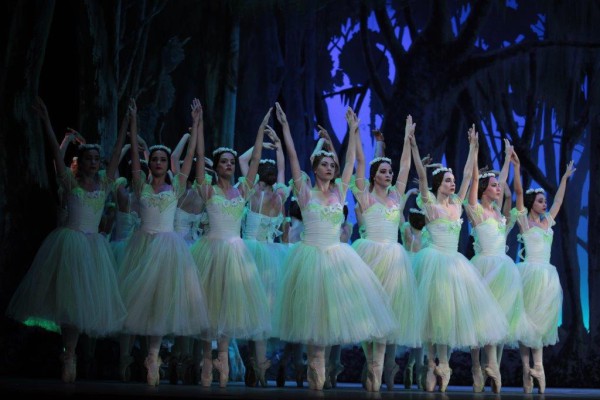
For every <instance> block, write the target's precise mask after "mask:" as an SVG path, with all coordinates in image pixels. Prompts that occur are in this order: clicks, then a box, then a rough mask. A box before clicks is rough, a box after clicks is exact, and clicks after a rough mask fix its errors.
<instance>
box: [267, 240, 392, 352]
mask: <svg viewBox="0 0 600 400" xmlns="http://www.w3.org/2000/svg"><path fill="white" fill-rule="evenodd" d="M391 313H392V311H391V307H390V303H389V298H388V297H387V295H386V293H385V290H384V289H383V287H382V285H381V283H380V282H379V280H378V279H377V277H376V276H375V275H374V274H373V272H372V271H371V270H370V268H369V267H368V266H367V265H366V264H365V263H364V262H363V261H362V259H361V258H360V257H359V255H358V254H357V253H356V252H355V251H354V250H353V249H352V248H351V247H350V246H349V245H348V244H345V243H340V244H333V245H330V246H326V247H318V246H313V245H308V244H305V243H304V242H299V243H296V244H295V245H294V246H293V247H292V248H291V250H290V254H289V256H288V259H287V262H286V271H285V272H284V277H283V281H282V286H281V288H280V289H279V291H278V294H277V301H276V305H275V327H276V328H275V329H276V334H277V335H278V337H279V338H280V339H281V340H285V341H288V342H294V343H307V344H316V345H321V346H328V345H335V344H349V343H358V342H361V341H366V340H376V339H381V338H385V337H387V336H388V335H389V334H390V332H392V331H393V330H394V329H395V328H396V324H395V321H394V319H393V318H392V314H391Z"/></svg>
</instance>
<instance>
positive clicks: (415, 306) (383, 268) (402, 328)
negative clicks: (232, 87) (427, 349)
mask: <svg viewBox="0 0 600 400" xmlns="http://www.w3.org/2000/svg"><path fill="white" fill-rule="evenodd" d="M352 247H353V248H354V249H355V250H356V252H357V253H358V254H359V255H360V256H361V258H362V259H363V261H364V262H365V263H366V264H367V265H369V266H370V267H371V269H372V270H373V273H374V274H375V276H376V277H377V278H378V279H379V281H380V282H381V284H382V286H383V289H384V290H385V292H386V293H387V295H388V297H389V299H390V304H391V308H392V314H393V317H394V318H395V320H396V328H395V329H394V330H393V331H392V332H391V333H390V335H388V337H387V338H386V339H387V342H389V343H393V344H397V345H401V346H408V347H421V325H422V315H421V314H422V313H421V311H420V307H419V298H418V294H417V281H416V279H415V275H414V272H413V269H412V265H411V262H410V259H409V256H408V254H407V253H406V251H405V250H404V248H402V246H401V245H400V244H399V243H380V242H376V241H371V240H368V239H358V240H356V241H355V242H354V243H353V244H352Z"/></svg>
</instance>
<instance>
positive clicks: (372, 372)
mask: <svg viewBox="0 0 600 400" xmlns="http://www.w3.org/2000/svg"><path fill="white" fill-rule="evenodd" d="M382 374H383V366H382V365H380V364H376V363H373V364H372V365H370V366H369V367H368V371H367V381H368V380H370V381H371V390H370V391H371V392H379V390H380V389H381V375H382ZM367 390H368V389H367Z"/></svg>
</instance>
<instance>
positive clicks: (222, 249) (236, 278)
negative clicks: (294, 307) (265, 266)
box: [191, 227, 271, 339]
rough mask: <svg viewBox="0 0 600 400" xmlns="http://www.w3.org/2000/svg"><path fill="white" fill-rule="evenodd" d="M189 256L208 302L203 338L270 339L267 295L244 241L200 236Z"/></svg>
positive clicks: (235, 238)
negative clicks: (193, 261) (197, 271)
mask: <svg viewBox="0 0 600 400" xmlns="http://www.w3.org/2000/svg"><path fill="white" fill-rule="evenodd" d="M212 231H213V229H212V227H211V232H212ZM213 233H214V232H213ZM191 252H192V255H193V257H194V260H195V261H196V265H197V266H198V269H199V273H200V279H201V282H202V285H203V288H204V292H205V293H206V298H207V302H208V312H209V320H210V326H209V329H208V330H206V331H205V332H204V333H203V336H205V337H206V338H218V337H220V336H227V337H234V338H237V339H250V338H257V339H258V338H268V337H271V316H270V312H269V307H268V300H267V293H266V292H265V289H264V287H263V285H262V281H261V277H260V275H259V272H258V269H257V267H256V264H255V262H254V258H253V256H252V253H250V251H249V250H248V247H247V246H246V244H245V243H244V241H243V240H242V239H241V238H240V237H232V238H223V237H212V236H211V235H208V236H203V237H202V238H200V240H198V241H197V242H196V243H194V245H193V246H192V247H191Z"/></svg>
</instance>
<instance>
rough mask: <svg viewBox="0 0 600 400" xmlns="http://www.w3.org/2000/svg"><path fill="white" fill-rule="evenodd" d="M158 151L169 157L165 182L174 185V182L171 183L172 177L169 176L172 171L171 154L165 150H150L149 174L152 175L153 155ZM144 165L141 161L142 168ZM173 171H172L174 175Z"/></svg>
mask: <svg viewBox="0 0 600 400" xmlns="http://www.w3.org/2000/svg"><path fill="white" fill-rule="evenodd" d="M157 151H162V152H163V153H165V154H166V155H167V173H166V174H165V182H167V183H168V184H169V185H172V184H173V182H172V181H171V176H170V175H169V171H171V153H170V152H168V151H167V150H165V149H162V148H154V149H152V150H150V153H149V154H148V174H151V173H152V171H150V165H149V164H150V161H151V160H152V155H153V154H154V153H156V152H157ZM141 165H142V162H141V160H140V166H141ZM172 172H173V171H171V173H172Z"/></svg>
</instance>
